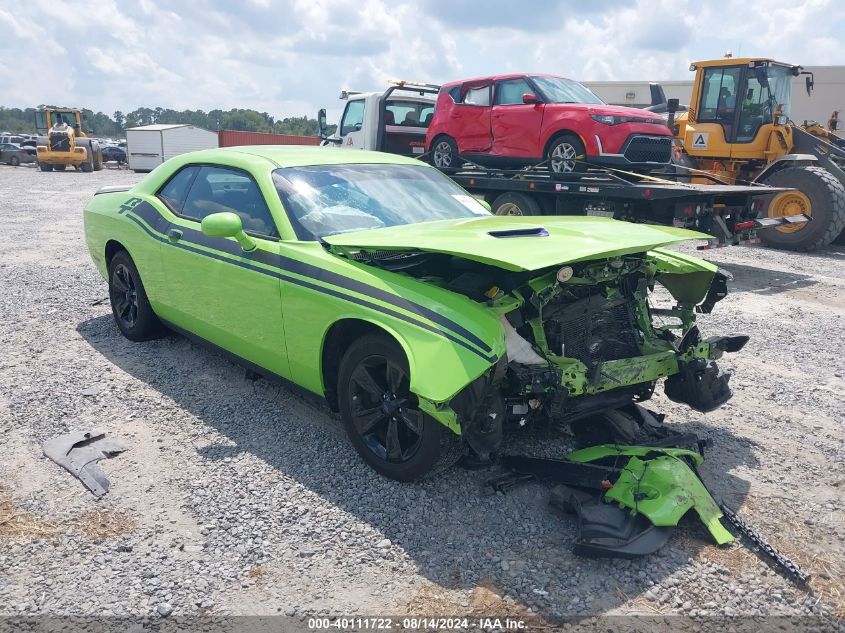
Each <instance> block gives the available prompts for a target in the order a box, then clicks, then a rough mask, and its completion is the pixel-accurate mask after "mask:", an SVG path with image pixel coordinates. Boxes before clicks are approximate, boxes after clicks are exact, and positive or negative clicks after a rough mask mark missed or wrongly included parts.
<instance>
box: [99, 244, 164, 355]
mask: <svg viewBox="0 0 845 633" xmlns="http://www.w3.org/2000/svg"><path fill="white" fill-rule="evenodd" d="M109 302H110V303H111V309H112V315H113V316H114V322H115V323H116V324H117V327H118V329H119V330H120V333H121V334H123V336H125V337H126V338H128V339H129V340H130V341H136V342H138V341H147V340H149V339H151V338H157V337H159V336H161V335H162V333H163V332H164V327H163V326H162V324H161V321H159V320H158V317H157V316H156V315H155V312H153V308H152V306H151V305H150V302H149V300H148V299H147V293H146V291H145V290H144V283H143V282H142V281H141V275H139V274H138V269H137V268H136V267H135V262H133V261H132V258H131V257H130V256H129V253H127V252H126V251H118V252H117V253H115V254H114V256H113V257H112V258H111V260H109Z"/></svg>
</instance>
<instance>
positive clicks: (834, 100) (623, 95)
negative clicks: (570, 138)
mask: <svg viewBox="0 0 845 633" xmlns="http://www.w3.org/2000/svg"><path fill="white" fill-rule="evenodd" d="M804 70H808V71H811V72H812V73H813V74H814V75H815V81H816V86H815V89H814V90H813V93H812V96H809V97H808V96H807V91H806V88H805V86H804V75H801V76H798V77H795V78H794V79H793V80H792V115H791V117H792V120H793V121H795V122H796V123H799V124H800V123H803V122H804V121H805V120H814V121H818V122H819V123H821V124H822V125H825V126H827V120H828V119H829V118H830V115H831V114H833V111H834V110H838V111H839V112H840V120H841V121H843V123H840V125H841V126H845V66H806V67H805V68H804ZM692 75H693V73H690V79H689V80H686V81H662V82H658V83H660V84H661V85H662V86H663V90H664V91H665V92H666V98H667V99H673V98H676V99H678V100H679V101H680V102H681V103H682V104H688V103H689V100H690V95H691V94H692ZM583 83H584V85H585V86H587V87H588V88H589V89H590V90H592V91H593V92H594V93H596V94H597V95H598V96H599V97H601V98H602V99H603V100H604V101H606V102H607V103H612V104H614V105H626V106H631V107H634V108H644V107H646V106H648V105H650V104H651V92H650V90H649V87H648V84H649V80H643V81H585V82H583ZM839 133H840V134H842V133H843V130H842V129H840V130H839Z"/></svg>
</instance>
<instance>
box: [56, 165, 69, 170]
mask: <svg viewBox="0 0 845 633" xmlns="http://www.w3.org/2000/svg"><path fill="white" fill-rule="evenodd" d="M53 169H55V170H56V171H64V170H65V169H67V165H53Z"/></svg>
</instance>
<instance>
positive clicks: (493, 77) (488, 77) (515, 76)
mask: <svg viewBox="0 0 845 633" xmlns="http://www.w3.org/2000/svg"><path fill="white" fill-rule="evenodd" d="M523 77H556V78H558V79H566V77H563V76H561V75H551V74H549V73H510V74H507V75H485V76H484V77H471V78H469V79H461V80H459V81H450V82H449V83H445V84H443V87H444V88H446V87H449V88H451V87H453V86H459V85H462V84H467V83H475V82H479V81H500V80H502V79H522V78H523Z"/></svg>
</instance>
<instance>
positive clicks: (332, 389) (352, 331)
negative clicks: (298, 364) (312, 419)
mask: <svg viewBox="0 0 845 633" xmlns="http://www.w3.org/2000/svg"><path fill="white" fill-rule="evenodd" d="M366 334H380V335H383V336H385V337H388V338H390V339H392V340H393V341H395V342H396V343H397V344H398V345H399V347H401V348H402V351H403V352H404V353H405V357H406V358H407V359H408V364H409V366H412V365H413V363H412V358H413V357H412V354H411V353H410V349H409V347H408V345H407V343H406V341H404V340H403V339H402V337H400V336H399V335H398V334H397V333H396V332H395V331H394V330H393V329H392V328H389V327H387V326H385V325H384V324H383V323H377V322H375V321H371V320H368V319H362V318H358V317H347V318H341V319H338V320H337V321H335V322H334V323H332V324H331V326H329V328H328V329H327V330H326V333H325V334H324V336H323V345H322V349H321V351H320V374H321V377H322V380H323V395H324V396H325V398H326V401H327V402H328V403H329V407H330V408H331V410H332V411H339V410H340V408H339V405H338V398H337V382H338V377H339V375H340V363H341V361H342V360H343V355H344V354H345V353H346V351H347V350H348V349H349V346H350V345H351V344H352V343H353V342H354V341H355V340H357V339H359V338H360V337H362V336H365V335H366Z"/></svg>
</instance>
